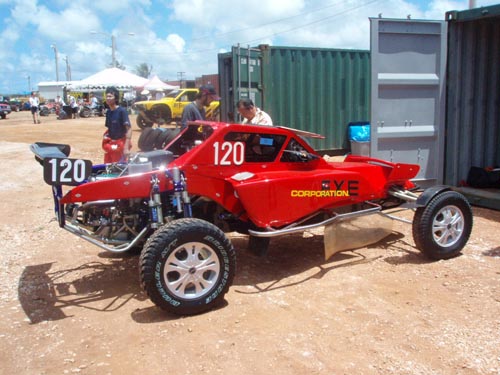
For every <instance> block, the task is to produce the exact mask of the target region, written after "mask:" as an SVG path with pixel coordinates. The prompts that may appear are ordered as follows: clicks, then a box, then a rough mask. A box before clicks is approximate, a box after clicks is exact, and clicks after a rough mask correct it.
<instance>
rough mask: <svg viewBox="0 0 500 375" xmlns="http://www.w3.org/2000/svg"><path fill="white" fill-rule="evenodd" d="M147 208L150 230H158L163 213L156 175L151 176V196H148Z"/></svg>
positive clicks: (161, 222)
mask: <svg viewBox="0 0 500 375" xmlns="http://www.w3.org/2000/svg"><path fill="white" fill-rule="evenodd" d="M148 207H149V221H150V222H151V228H158V227H159V226H160V225H162V224H163V211H162V208H161V196H160V181H159V180H158V176H157V175H156V174H155V175H153V176H151V194H150V195H149V202H148Z"/></svg>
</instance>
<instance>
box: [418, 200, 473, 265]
mask: <svg viewBox="0 0 500 375" xmlns="http://www.w3.org/2000/svg"><path fill="white" fill-rule="evenodd" d="M472 221H473V219H472V209H471V206H470V204H469V202H468V201H467V199H466V198H465V197H464V196H463V195H462V194H460V193H458V192H455V191H445V192H443V193H440V194H438V195H436V196H435V197H434V198H432V199H431V201H430V202H429V203H428V204H427V205H426V206H425V207H419V208H417V211H416V213H415V216H414V218H413V227H412V231H413V239H414V241H415V244H416V246H417V248H418V249H419V250H420V251H421V252H422V253H423V254H424V255H426V256H427V257H429V258H430V259H433V260H440V259H449V258H452V257H455V256H457V255H458V254H459V253H460V252H461V251H462V249H463V247H464V246H465V244H466V243H467V241H468V239H469V236H470V234H471V231H472Z"/></svg>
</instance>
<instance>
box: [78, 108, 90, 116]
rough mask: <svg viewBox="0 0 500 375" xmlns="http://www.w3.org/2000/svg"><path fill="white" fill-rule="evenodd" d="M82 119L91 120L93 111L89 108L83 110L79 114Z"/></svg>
mask: <svg viewBox="0 0 500 375" xmlns="http://www.w3.org/2000/svg"><path fill="white" fill-rule="evenodd" d="M79 115H80V117H83V118H89V117H90V115H91V110H90V109H89V108H82V109H81V110H80V113H79Z"/></svg>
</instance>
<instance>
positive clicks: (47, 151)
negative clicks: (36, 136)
mask: <svg viewBox="0 0 500 375" xmlns="http://www.w3.org/2000/svg"><path fill="white" fill-rule="evenodd" d="M30 150H31V152H33V153H34V154H35V160H36V161H38V162H39V163H40V164H41V165H43V160H44V159H47V158H67V157H68V156H69V154H70V152H71V147H70V145H64V144H59V143H45V142H35V143H33V144H31V145H30Z"/></svg>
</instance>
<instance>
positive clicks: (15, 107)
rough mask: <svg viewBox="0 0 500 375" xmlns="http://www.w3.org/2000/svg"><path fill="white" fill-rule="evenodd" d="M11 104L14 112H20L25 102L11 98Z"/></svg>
mask: <svg viewBox="0 0 500 375" xmlns="http://www.w3.org/2000/svg"><path fill="white" fill-rule="evenodd" d="M9 105H10V109H11V110H12V112H19V111H20V110H21V107H22V105H23V103H21V102H20V101H19V100H11V101H10V102H9Z"/></svg>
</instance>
